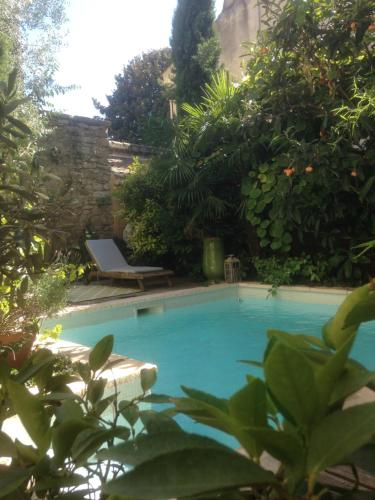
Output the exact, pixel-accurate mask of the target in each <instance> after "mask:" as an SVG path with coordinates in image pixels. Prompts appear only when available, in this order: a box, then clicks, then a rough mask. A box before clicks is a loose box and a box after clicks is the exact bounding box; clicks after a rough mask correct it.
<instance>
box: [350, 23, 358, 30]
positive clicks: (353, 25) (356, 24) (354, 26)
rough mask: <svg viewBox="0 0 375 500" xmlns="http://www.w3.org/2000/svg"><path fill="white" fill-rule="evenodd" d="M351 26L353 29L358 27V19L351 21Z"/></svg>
mask: <svg viewBox="0 0 375 500" xmlns="http://www.w3.org/2000/svg"><path fill="white" fill-rule="evenodd" d="M350 27H351V29H352V30H353V31H355V30H356V29H357V28H358V22H357V21H352V22H351V23H350Z"/></svg>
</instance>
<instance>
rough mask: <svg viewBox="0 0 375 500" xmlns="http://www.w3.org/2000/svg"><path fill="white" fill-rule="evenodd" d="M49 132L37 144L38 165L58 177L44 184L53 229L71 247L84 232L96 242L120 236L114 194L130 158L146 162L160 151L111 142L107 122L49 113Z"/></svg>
mask: <svg viewBox="0 0 375 500" xmlns="http://www.w3.org/2000/svg"><path fill="white" fill-rule="evenodd" d="M49 126H50V133H49V134H48V135H47V136H46V137H45V139H44V140H43V141H42V143H41V149H42V153H41V155H40V159H41V164H42V165H43V166H45V167H46V170H47V171H48V172H49V173H52V174H53V175H54V176H56V177H57V178H55V179H53V178H52V179H50V180H48V181H47V182H48V187H49V192H50V194H52V195H53V198H54V201H53V206H54V213H55V217H54V219H53V221H52V222H53V225H54V227H55V228H56V229H57V230H59V231H62V232H63V235H64V239H65V240H66V242H67V243H68V245H69V246H72V245H75V244H77V243H78V242H79V241H80V240H81V239H82V237H83V235H84V232H85V230H86V229H89V230H91V231H92V232H93V233H94V234H95V235H96V236H97V237H99V238H111V237H112V236H117V237H120V238H121V237H122V234H123V229H124V222H123V221H122V219H121V214H120V209H121V207H120V203H119V200H118V199H117V197H116V196H115V195H114V193H115V191H116V189H117V188H118V186H119V185H120V183H121V182H122V179H123V178H124V175H126V172H127V170H128V167H129V165H130V164H131V163H132V162H133V158H134V156H138V157H139V158H140V160H141V161H146V160H148V159H150V158H151V157H152V156H154V155H156V154H158V153H159V152H160V150H158V149H156V148H152V147H148V146H142V145H137V144H129V143H125V142H115V141H109V140H108V138H107V129H108V126H109V122H107V121H104V120H99V119H93V118H85V117H81V116H69V115H64V114H57V113H56V114H52V115H51V116H50V118H49Z"/></svg>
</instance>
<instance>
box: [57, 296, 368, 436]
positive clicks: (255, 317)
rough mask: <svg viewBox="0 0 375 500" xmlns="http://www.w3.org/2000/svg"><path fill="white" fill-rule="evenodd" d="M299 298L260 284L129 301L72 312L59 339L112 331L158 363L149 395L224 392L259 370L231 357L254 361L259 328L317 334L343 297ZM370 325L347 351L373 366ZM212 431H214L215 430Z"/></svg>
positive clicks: (259, 352)
mask: <svg viewBox="0 0 375 500" xmlns="http://www.w3.org/2000/svg"><path fill="white" fill-rule="evenodd" d="M281 296H282V295H281ZM299 297H300V298H301V300H296V299H297V298H298V295H294V296H292V300H291V299H289V300H283V299H280V298H279V299H272V298H270V299H265V294H264V290H263V291H262V293H258V292H257V291H256V290H255V291H254V290H251V289H248V290H246V289H243V290H242V291H241V289H239V288H235V287H233V288H230V287H229V288H228V289H225V288H223V289H221V290H218V291H215V292H210V291H209V290H207V291H206V293H201V294H194V293H193V294H190V295H183V296H182V297H176V296H174V297H172V298H169V299H168V298H167V299H163V300H158V299H153V300H152V301H149V302H144V301H143V302H141V303H140V304H138V305H137V302H135V305H132V306H126V307H116V308H112V309H104V310H98V311H92V312H85V313H79V314H77V315H76V316H74V315H73V316H72V317H71V318H67V320H66V321H63V334H62V338H63V339H64V340H68V341H72V342H77V343H81V344H84V345H88V346H93V345H95V343H96V342H97V341H98V340H100V338H102V337H103V336H104V335H107V334H113V335H114V337H115V345H114V352H116V353H118V354H123V355H126V356H129V357H132V358H136V359H139V360H142V361H147V362H150V363H155V364H156V365H157V366H158V382H157V384H156V386H155V388H154V391H155V392H156V393H164V394H169V395H180V394H182V391H181V389H180V385H181V384H183V385H186V386H189V387H193V388H199V389H201V390H204V391H207V392H211V393H212V394H215V395H217V396H219V397H228V396H230V395H231V394H232V393H233V392H235V391H236V390H238V389H239V388H241V387H242V386H243V385H244V383H245V375H246V374H247V373H252V374H253V375H257V376H260V375H261V371H260V370H259V369H257V368H255V367H251V366H249V365H244V364H242V363H238V360H240V359H255V360H259V361H261V360H262V356H263V351H264V348H265V345H266V343H267V337H266V331H267V329H269V328H277V329H280V330H285V331H289V332H295V333H308V334H312V335H317V336H319V335H320V329H321V326H322V325H323V324H324V322H325V321H326V320H327V319H328V318H329V317H331V316H332V315H333V314H334V313H335V311H336V309H337V302H338V303H340V302H341V301H342V300H343V299H344V296H338V297H335V298H333V296H329V297H328V298H327V297H323V298H322V297H320V298H318V296H317V297H316V298H315V300H317V301H318V302H323V303H312V302H311V300H312V299H311V297H308V299H309V300H306V298H307V296H303V295H301V294H300V295H299ZM327 302H333V303H331V304H330V303H327ZM335 302H336V303H335ZM371 330H374V324H371V323H368V324H367V325H365V326H364V327H362V328H361V331H360V333H359V337H358V341H357V344H356V345H355V348H354V350H353V354H352V355H353V357H355V358H356V359H358V360H359V361H360V362H362V363H363V364H364V365H365V366H366V367H367V368H369V369H375V356H374V337H373V335H371ZM182 421H183V422H184V427H185V428H187V430H189V431H191V432H192V431H195V432H197V431H198V430H199V427H198V426H197V424H194V423H192V422H191V421H190V420H187V419H186V420H185V419H184V418H182ZM205 429H207V428H205ZM205 434H210V433H209V432H207V431H205ZM212 435H215V436H217V432H216V431H213V433H212ZM225 441H226V442H227V444H232V443H230V442H229V441H228V440H225Z"/></svg>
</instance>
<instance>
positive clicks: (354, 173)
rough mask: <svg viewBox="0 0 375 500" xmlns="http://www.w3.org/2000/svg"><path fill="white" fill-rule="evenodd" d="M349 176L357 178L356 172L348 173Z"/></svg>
mask: <svg viewBox="0 0 375 500" xmlns="http://www.w3.org/2000/svg"><path fill="white" fill-rule="evenodd" d="M350 175H351V176H352V177H357V176H358V173H357V172H356V170H352V171H351V172H350Z"/></svg>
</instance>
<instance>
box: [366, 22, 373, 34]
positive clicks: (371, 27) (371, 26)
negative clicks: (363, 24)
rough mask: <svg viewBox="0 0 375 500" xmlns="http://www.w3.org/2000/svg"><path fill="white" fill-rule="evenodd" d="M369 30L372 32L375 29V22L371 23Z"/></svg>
mask: <svg viewBox="0 0 375 500" xmlns="http://www.w3.org/2000/svg"><path fill="white" fill-rule="evenodd" d="M367 30H368V31H370V32H371V33H372V32H373V31H375V23H372V24H370V26H369V27H368V28H367Z"/></svg>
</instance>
